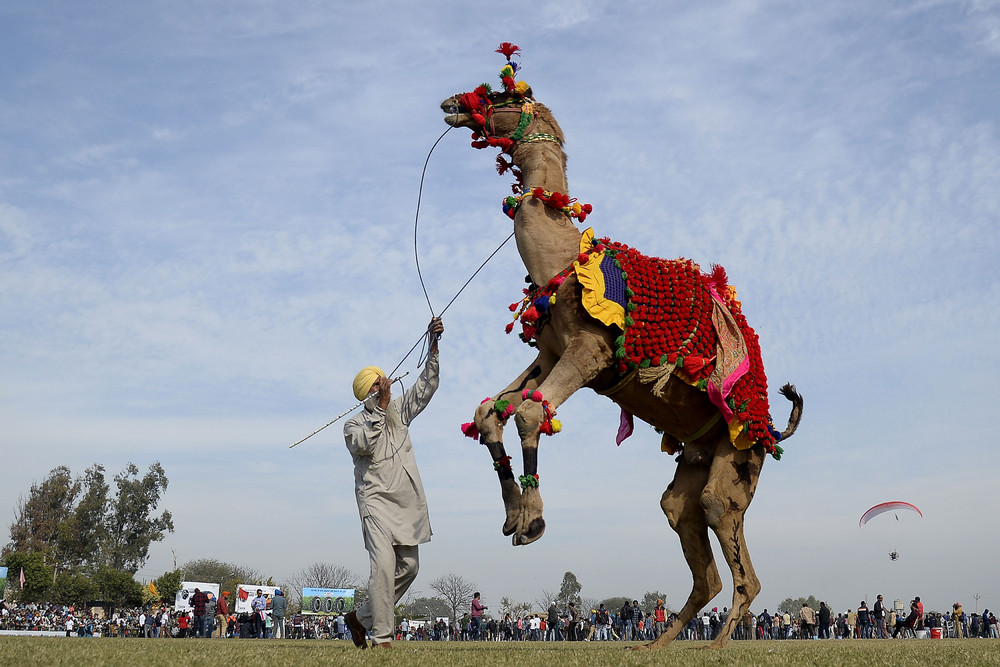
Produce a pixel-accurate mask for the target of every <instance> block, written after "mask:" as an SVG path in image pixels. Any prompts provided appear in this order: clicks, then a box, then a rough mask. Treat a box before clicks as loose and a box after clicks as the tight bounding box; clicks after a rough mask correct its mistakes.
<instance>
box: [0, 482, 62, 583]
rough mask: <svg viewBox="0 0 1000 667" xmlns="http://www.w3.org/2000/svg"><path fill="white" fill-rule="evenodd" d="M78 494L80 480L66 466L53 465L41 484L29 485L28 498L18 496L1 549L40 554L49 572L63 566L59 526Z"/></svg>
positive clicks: (60, 568) (6, 551)
mask: <svg viewBox="0 0 1000 667" xmlns="http://www.w3.org/2000/svg"><path fill="white" fill-rule="evenodd" d="M79 494H80V483H79V482H78V481H76V480H74V479H73V475H72V473H70V470H69V468H67V467H66V466H59V467H57V468H53V469H52V470H51V471H50V472H49V476H48V477H46V478H45V480H44V481H42V483H41V484H32V485H31V490H30V491H29V492H28V497H27V498H24V497H23V496H22V497H21V498H19V499H18V503H17V507H16V508H15V509H14V521H13V522H12V523H11V524H10V543H9V544H8V545H7V546H6V547H5V549H4V552H5V553H10V552H14V551H20V552H24V553H37V554H40V555H41V556H42V559H43V562H44V563H45V564H47V565H50V566H52V567H53V568H54V572H53V574H55V573H56V572H59V571H61V570H63V569H65V566H66V563H65V559H64V558H63V556H62V555H61V554H59V553H58V543H59V526H60V525H61V524H62V523H63V522H64V521H66V520H67V519H68V518H69V517H70V516H71V514H72V511H73V505H74V503H75V502H76V498H77V496H78V495H79Z"/></svg>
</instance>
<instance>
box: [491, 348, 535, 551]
mask: <svg viewBox="0 0 1000 667" xmlns="http://www.w3.org/2000/svg"><path fill="white" fill-rule="evenodd" d="M545 368H546V366H545V365H544V364H543V363H541V360H540V358H539V359H536V360H535V362H534V363H532V365H531V366H529V367H528V368H527V369H525V371H524V372H523V373H521V375H519V376H518V377H517V379H516V380H514V382H512V383H511V384H510V385H509V386H508V387H507V388H506V389H504V390H503V391H502V392H500V393H499V394H498V395H497V397H496V398H490V399H487V400H486V401H484V402H483V403H482V404H481V405H480V406H479V408H478V409H477V410H476V417H475V425H476V428H477V430H478V432H479V442H481V443H482V444H483V445H485V446H486V449H487V450H489V452H490V458H492V459H493V468H494V469H495V470H496V471H497V478H498V479H499V480H500V495H501V497H502V498H503V505H504V510H505V512H506V517H505V519H504V523H503V528H502V532H503V534H504V535H513V534H514V532H515V530H516V529H517V522H518V518H519V517H520V514H521V490H520V487H519V486H518V483H517V480H516V479H515V478H514V470H513V468H512V467H511V465H510V462H511V457H510V456H508V455H507V452H506V450H505V449H504V446H503V427H504V424H505V423H506V421H507V418H508V417H509V416H510V414H512V413H513V411H514V410H516V409H517V408H518V406H519V405H520V404H521V401H522V392H523V391H524V390H525V389H528V390H530V391H534V390H535V389H537V388H538V383H539V382H541V380H542V379H543V378H544V377H545V375H546V374H547V372H546V370H545Z"/></svg>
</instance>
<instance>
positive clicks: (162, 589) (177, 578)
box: [153, 570, 183, 604]
mask: <svg viewBox="0 0 1000 667" xmlns="http://www.w3.org/2000/svg"><path fill="white" fill-rule="evenodd" d="M181 581H183V579H182V578H181V571H180V570H174V571H172V572H164V573H163V574H161V575H160V576H159V577H157V578H156V579H154V580H153V585H154V586H156V591H157V592H158V593H159V594H160V602H166V603H167V604H173V602H174V599H175V598H176V597H177V591H179V590H180V589H181Z"/></svg>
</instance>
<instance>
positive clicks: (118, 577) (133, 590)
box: [93, 567, 142, 607]
mask: <svg viewBox="0 0 1000 667" xmlns="http://www.w3.org/2000/svg"><path fill="white" fill-rule="evenodd" d="M93 581H94V583H95V584H96V585H97V589H98V591H99V592H100V596H101V598H102V599H103V600H104V601H105V602H110V603H112V604H113V605H115V606H116V607H136V606H139V605H140V604H142V584H140V583H139V582H138V581H136V580H135V579H133V578H132V574H131V573H129V572H123V571H121V570H116V569H114V568H110V567H102V568H101V569H99V570H98V571H97V572H96V573H95V574H94V579H93Z"/></svg>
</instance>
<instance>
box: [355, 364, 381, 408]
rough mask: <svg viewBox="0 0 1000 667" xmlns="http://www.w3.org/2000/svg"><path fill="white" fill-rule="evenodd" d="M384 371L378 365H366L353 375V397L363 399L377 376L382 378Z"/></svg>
mask: <svg viewBox="0 0 1000 667" xmlns="http://www.w3.org/2000/svg"><path fill="white" fill-rule="evenodd" d="M384 377H385V373H383V372H382V369H381V368H379V367H378V366H366V367H365V368H362V369H361V372H360V373H358V374H357V375H356V376H355V377H354V397H355V398H356V399H358V400H359V401H363V400H365V397H366V396H368V392H369V391H371V390H372V385H373V384H375V380H377V379H378V378H384Z"/></svg>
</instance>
